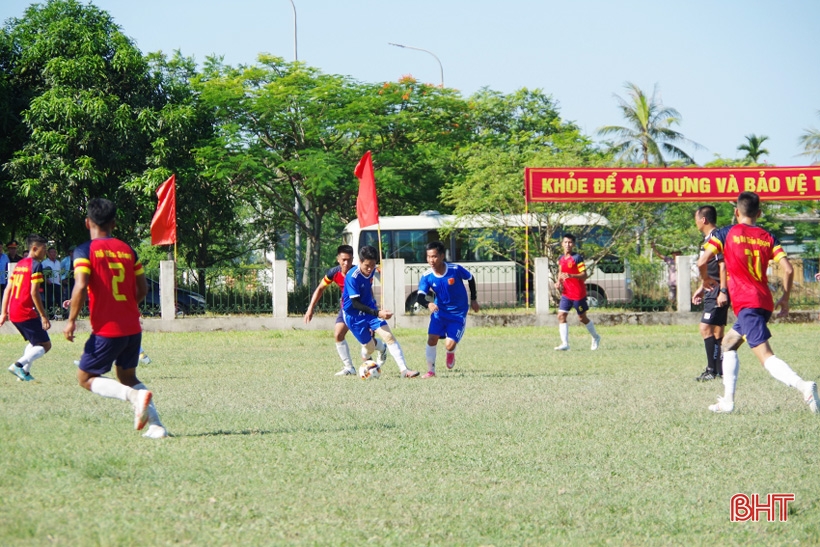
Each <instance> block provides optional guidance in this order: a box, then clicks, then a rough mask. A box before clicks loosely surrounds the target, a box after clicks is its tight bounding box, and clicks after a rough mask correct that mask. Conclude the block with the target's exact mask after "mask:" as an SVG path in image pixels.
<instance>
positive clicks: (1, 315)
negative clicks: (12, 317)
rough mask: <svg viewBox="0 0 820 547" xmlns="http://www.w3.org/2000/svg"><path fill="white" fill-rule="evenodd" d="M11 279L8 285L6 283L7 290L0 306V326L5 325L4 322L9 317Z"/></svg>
mask: <svg viewBox="0 0 820 547" xmlns="http://www.w3.org/2000/svg"><path fill="white" fill-rule="evenodd" d="M11 289H12V286H11V280H9V283H8V285H6V290H5V291H3V303H2V304H1V306H2V307H0V327H2V326H3V323H5V322H6V319H8V317H9V299H10V298H11Z"/></svg>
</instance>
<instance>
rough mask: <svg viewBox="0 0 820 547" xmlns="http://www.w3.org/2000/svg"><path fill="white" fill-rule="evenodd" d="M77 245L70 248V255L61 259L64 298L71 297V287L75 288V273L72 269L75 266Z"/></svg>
mask: <svg viewBox="0 0 820 547" xmlns="http://www.w3.org/2000/svg"><path fill="white" fill-rule="evenodd" d="M76 248H77V247H76V246H75V245H72V246H71V247H69V248H68V255H67V256H66V257H64V258H63V259H62V260H60V279H61V283H62V284H63V296H64V298H63V299H66V298H71V289H73V288H74V275H73V271H72V269H73V268H74V264H73V262H74V249H76Z"/></svg>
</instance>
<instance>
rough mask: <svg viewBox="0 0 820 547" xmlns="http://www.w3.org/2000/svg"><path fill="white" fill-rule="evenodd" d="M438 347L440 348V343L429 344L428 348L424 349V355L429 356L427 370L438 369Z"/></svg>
mask: <svg viewBox="0 0 820 547" xmlns="http://www.w3.org/2000/svg"><path fill="white" fill-rule="evenodd" d="M436 348H438V345H435V346H427V349H426V350H424V355H425V357H427V370H430V371H432V372H435V371H436Z"/></svg>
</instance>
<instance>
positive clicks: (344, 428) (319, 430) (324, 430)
mask: <svg viewBox="0 0 820 547" xmlns="http://www.w3.org/2000/svg"><path fill="white" fill-rule="evenodd" d="M396 427H397V426H396V425H395V424H367V425H359V424H354V425H350V426H342V427H309V426H308V427H298V428H297V427H283V428H279V429H235V430H233V429H217V430H215V431H204V432H202V433H175V434H173V435H169V436H170V437H219V436H231V435H276V434H279V435H283V434H288V433H332V432H337V433H341V432H343V431H368V430H373V431H376V430H378V431H384V430H388V429H396Z"/></svg>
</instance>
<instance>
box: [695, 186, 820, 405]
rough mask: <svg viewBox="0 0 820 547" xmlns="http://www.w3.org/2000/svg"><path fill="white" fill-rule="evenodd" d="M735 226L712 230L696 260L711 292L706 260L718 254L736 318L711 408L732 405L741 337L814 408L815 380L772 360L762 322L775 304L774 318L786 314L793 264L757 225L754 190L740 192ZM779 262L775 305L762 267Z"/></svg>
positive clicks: (757, 204)
mask: <svg viewBox="0 0 820 547" xmlns="http://www.w3.org/2000/svg"><path fill="white" fill-rule="evenodd" d="M735 217H736V219H737V224H735V225H733V226H726V227H725V228H720V229H718V230H716V231H715V232H713V234H712V237H711V238H710V239H709V241H708V242H707V243H706V244H705V245H704V252H703V254H701V256H700V258H699V259H698V268H700V276H701V279H703V285H704V287H707V288H708V289H710V290H716V289H718V288H719V287H720V284H719V281H718V280H715V279H713V278H711V277H710V276H709V273H708V263H709V260H711V259H712V257H713V256H717V255H720V254H721V253H723V259H724V261H725V262H726V273H727V275H728V282H729V297H730V299H731V301H732V309H733V310H734V312H735V315H736V316H737V321H736V322H735V324H734V325H733V326H732V329H731V330H730V331H729V332H727V333H726V334H725V335H724V337H723V346H722V347H723V391H724V393H723V397H718V402H717V404H714V405H710V406H709V410H711V411H712V412H732V410H734V408H735V385H736V384H737V374H738V370H739V369H740V361H739V360H738V356H737V349H738V348H739V347H740V345H741V344H743V340H744V339H745V340H746V341H747V342H748V343H749V347H750V348H751V349H752V353H754V354H755V356H756V357H757V358H758V360H760V363H761V364H762V365H763V368H765V369H766V370H767V371H768V372H769V374H771V375H772V376H773V377H774V378H775V379H776V380H779V381H781V382H783V383H784V384H786V385H787V386H789V387H793V388H795V389H797V390H798V391H800V393H802V395H803V400H804V401H805V402H806V404H807V405H809V409H810V410H811V411H812V412H814V413H817V412H818V406H817V405H818V397H817V384H816V383H815V382H808V381H805V380H803V379H802V378H801V377H800V376H798V375H797V373H795V372H794V371H793V370H792V369H791V367H790V366H789V365H788V364H786V362H785V361H783V360H781V359H779V358H777V357H776V356H775V354H774V352H773V351H772V348H771V346H770V345H769V338H771V336H772V334H771V332H770V331H769V328H768V327H767V326H766V323H767V322H768V321H769V318H770V317H771V316H772V312H773V311H774V310H775V308H778V307H779V308H780V313H778V317H786V316H787V315H788V314H789V295H790V293H791V290H792V282H793V280H794V269H793V268H792V265H791V263H789V259H788V258H787V257H786V253H785V252H784V251H783V248H782V247H781V246H780V242H779V241H778V240H777V238H776V237H775V236H774V235H773V234H771V233H770V232H769V231H767V230H765V229H763V228H761V227H759V226H756V225H755V224H756V222H757V219H758V218H759V217H760V197H759V196H758V195H757V194H755V193H754V192H742V193H741V194H740V195H739V196H738V198H737V205H736V209H735ZM772 260H774V261H775V262H777V263H779V265H780V268H781V272H782V274H781V277H782V279H783V296H782V297H780V300H778V301H777V303H776V304H775V303H774V299H773V297H772V293H771V290H769V280H768V278H767V277H766V269H767V268H768V267H769V262H770V261H772Z"/></svg>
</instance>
